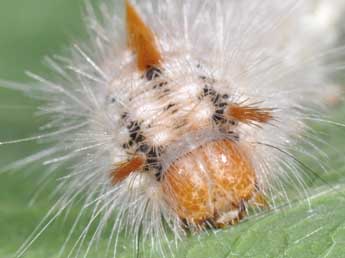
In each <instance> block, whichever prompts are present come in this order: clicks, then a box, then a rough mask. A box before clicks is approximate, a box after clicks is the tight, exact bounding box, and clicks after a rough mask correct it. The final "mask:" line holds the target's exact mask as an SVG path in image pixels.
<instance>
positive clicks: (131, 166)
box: [111, 156, 145, 185]
mask: <svg viewBox="0 0 345 258" xmlns="http://www.w3.org/2000/svg"><path fill="white" fill-rule="evenodd" d="M144 163H145V160H144V158H143V157H141V156H137V157H134V158H133V159H132V160H130V161H128V162H125V163H123V164H122V165H121V166H119V167H117V168H116V169H115V170H113V171H112V172H111V178H112V180H111V182H112V184H113V185H116V184H118V183H120V182H122V181H123V180H125V179H126V178H127V177H128V176H129V175H130V174H131V173H133V172H135V171H137V170H138V169H140V168H141V167H142V166H143V165H144Z"/></svg>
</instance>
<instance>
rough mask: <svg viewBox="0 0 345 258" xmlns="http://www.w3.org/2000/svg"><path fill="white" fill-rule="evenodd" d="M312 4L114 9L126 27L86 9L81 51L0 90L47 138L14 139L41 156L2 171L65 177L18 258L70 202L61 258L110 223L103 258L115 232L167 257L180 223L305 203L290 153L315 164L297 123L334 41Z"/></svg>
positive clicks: (322, 78)
mask: <svg viewBox="0 0 345 258" xmlns="http://www.w3.org/2000/svg"><path fill="white" fill-rule="evenodd" d="M115 2H116V1H115V0H114V3H115ZM318 2H319V1H318ZM321 2H322V3H324V2H330V1H326V0H324V1H321ZM315 3H316V1H314V0H306V1H296V0H286V1H280V0H241V1H238V0H189V1H184V0H159V1H140V3H139V1H138V3H137V4H133V5H132V4H130V3H129V1H127V0H126V1H125V6H126V7H125V8H126V9H125V10H124V12H125V13H126V18H125V20H124V21H121V20H120V19H119V18H118V14H116V13H115V11H114V10H115V8H113V6H112V5H111V4H109V6H108V5H107V4H105V3H103V5H102V8H100V10H101V11H100V16H101V17H102V19H99V18H97V17H98V15H96V14H95V12H94V10H93V8H92V6H90V5H89V6H88V8H87V10H88V12H87V14H86V18H87V19H86V20H87V26H88V29H89V34H90V42H89V44H86V45H85V46H84V45H83V46H81V45H78V44H77V45H75V46H74V47H73V48H71V51H70V52H71V54H70V57H69V58H56V59H49V61H48V63H49V66H50V67H51V68H52V70H53V71H54V72H55V74H56V78H54V79H51V80H48V79H45V78H44V77H41V76H37V75H33V74H30V76H31V77H32V78H33V79H35V80H36V81H37V82H38V84H39V85H38V86H37V87H30V88H29V89H27V90H25V89H24V87H21V86H18V85H17V84H9V86H8V87H10V88H13V89H21V90H22V89H23V90H24V91H26V92H27V93H28V94H30V95H31V96H34V97H37V98H38V99H39V100H40V101H42V102H43V103H44V104H43V105H42V106H40V107H39V114H40V115H43V116H46V117H47V118H48V119H49V121H48V123H47V124H46V125H45V126H44V127H43V128H44V129H45V130H46V131H47V132H46V133H45V134H42V135H41V136H37V137H32V138H28V139H23V140H19V141H14V143H17V142H21V141H28V140H36V139H37V140H40V141H42V142H44V143H47V144H50V146H51V147H49V148H48V149H45V150H43V151H41V152H39V153H36V154H33V155H32V156H30V157H28V158H27V159H25V160H23V161H18V162H17V163H16V164H14V167H16V168H18V167H23V166H26V165H27V164H29V163H33V162H40V163H42V164H43V165H49V166H51V170H49V171H48V173H53V172H55V171H58V170H56V168H57V167H67V169H66V172H65V173H64V174H63V175H62V176H61V180H60V181H59V182H60V185H59V186H58V187H57V192H58V193H60V195H59V198H58V201H57V203H56V205H55V206H54V207H53V208H52V210H51V211H50V212H49V214H48V215H47V217H46V218H44V219H43V221H42V223H41V224H40V225H39V227H38V228H37V230H36V231H35V232H34V233H33V235H32V236H31V237H30V238H29V239H28V241H27V242H26V243H25V244H24V245H23V247H22V248H21V249H20V250H19V251H18V257H20V256H22V255H23V253H25V251H26V250H27V248H28V247H29V246H30V245H31V244H32V243H33V241H35V240H36V239H37V238H38V237H39V236H40V235H41V234H42V232H43V231H44V230H45V229H46V227H47V226H48V225H49V224H51V223H52V221H53V220H54V219H55V218H56V217H57V216H59V215H60V214H62V213H63V212H64V211H65V210H68V209H69V208H70V207H72V206H73V205H74V204H75V203H79V204H80V203H82V209H80V214H79V215H78V216H77V218H76V222H75V224H74V226H73V227H72V228H71V232H70V234H69V236H68V237H67V240H66V244H65V245H64V247H63V248H62V249H63V250H62V253H63V252H64V248H65V247H66V246H67V242H69V241H70V238H71V235H73V234H74V232H75V231H76V230H77V228H78V225H79V223H80V221H81V220H82V219H81V218H82V217H83V216H89V220H88V223H87V225H85V228H84V229H83V231H82V233H81V236H80V238H79V239H78V241H77V242H76V243H75V245H74V247H73V249H72V250H70V252H69V253H68V256H62V257H73V256H75V257H78V256H80V255H81V253H80V252H81V251H80V250H81V249H82V247H83V245H84V244H85V242H86V241H87V240H86V239H87V238H86V236H87V235H88V234H91V235H92V237H91V240H90V241H89V242H88V243H87V249H86V251H85V255H84V257H86V256H87V254H88V252H89V250H90V248H91V247H92V245H93V244H94V243H95V242H97V240H98V239H99V238H100V237H101V235H102V233H104V232H105V228H106V227H107V226H109V223H110V224H111V225H110V227H111V232H110V233H109V234H108V235H107V236H106V237H107V238H108V239H109V249H111V248H112V247H113V249H114V250H115V251H114V254H111V255H110V256H113V257H116V248H117V245H118V237H119V235H120V234H124V235H129V236H130V237H131V239H135V240H136V241H135V242H136V243H138V242H140V241H146V240H149V241H150V242H151V244H152V246H153V249H156V250H158V251H160V252H161V253H162V254H163V255H166V254H167V253H166V252H164V251H166V249H164V247H163V246H164V244H163V243H166V245H167V246H168V247H167V250H169V251H171V250H170V248H172V246H173V245H172V244H171V242H169V239H168V237H167V235H166V234H167V231H170V232H172V233H173V236H174V239H175V240H179V239H181V238H182V237H183V236H184V235H185V233H186V227H187V228H188V229H191V230H192V231H193V229H195V228H198V227H199V226H200V224H202V226H201V228H205V227H206V226H205V224H207V223H211V222H212V223H213V225H212V226H216V227H221V226H224V225H227V224H234V223H235V222H237V220H238V219H241V218H242V217H243V215H244V214H245V213H246V209H247V205H250V203H252V204H254V206H256V208H264V207H266V206H268V205H270V206H271V207H275V205H276V202H279V200H281V199H283V200H284V201H288V200H289V198H290V197H289V195H288V194H287V193H286V189H287V188H288V186H289V185H290V186H291V185H292V187H294V188H295V190H296V191H295V192H298V193H301V195H302V196H304V197H305V196H306V187H305V181H304V178H303V177H302V171H303V169H305V167H303V163H302V162H300V161H299V160H298V159H296V158H295V156H294V152H293V151H294V150H295V151H300V152H302V153H303V154H304V155H309V156H313V155H314V154H313V153H310V152H309V150H304V149H303V150H302V151H301V148H302V147H299V146H300V145H299V144H300V143H301V142H303V143H306V144H309V146H313V142H312V141H311V140H309V138H308V137H305V135H307V133H308V126H307V125H306V121H307V120H308V121H310V120H312V119H314V120H316V119H315V118H314V116H313V115H314V112H318V111H319V108H320V106H322V105H323V104H324V103H325V96H324V95H325V94H324V89H325V87H326V85H328V84H329V83H330V82H331V80H330V79H331V78H330V72H332V71H330V70H331V69H329V67H326V66H325V62H324V61H325V59H326V56H327V54H324V56H323V54H322V53H327V49H329V48H331V47H332V46H333V45H334V44H335V40H336V35H337V34H336V33H335V34H334V33H333V32H335V31H336V30H335V28H334V25H335V23H336V21H334V20H333V19H330V20H327V19H322V21H323V22H322V26H311V24H312V25H314V24H317V21H320V20H319V18H320V17H319V16H315V13H314V11H315V9H314V7H315V6H314V5H315ZM334 3H335V2H334ZM335 4H336V3H335ZM317 6H319V5H317ZM339 6H343V4H342V3H341V4H339ZM317 8H318V7H317ZM320 8H321V7H320ZM339 9H341V8H340V7H339ZM333 11H334V14H337V13H338V11H339V10H338V9H337V7H335V9H334V10H333ZM139 14H140V15H139ZM331 16H332V15H331ZM335 16H336V17H338V18H339V17H340V16H339V15H335ZM328 18H331V17H328ZM321 27H322V28H321ZM328 30H331V31H332V34H327V33H325V31H328ZM328 36H330V37H328ZM343 50H344V49H342V51H343ZM328 53H331V52H328ZM338 53H339V51H336V52H333V53H331V55H333V56H336V55H337V54H338ZM247 103H248V104H247ZM250 103H253V104H250ZM318 119H320V118H318ZM258 125H259V126H258ZM5 143H6V142H0V145H5ZM7 143H11V142H7ZM219 145H221V146H220V147H219ZM313 147H314V146H313ZM315 149H316V148H315ZM199 154H200V155H199ZM198 155H199V156H198ZM215 155H216V156H215ZM196 156H198V157H197V158H196ZM224 160H225V161H224ZM222 162H223V163H226V168H224V166H225V165H224V164H223V163H222ZM301 163H302V164H301ZM222 164H223V165H224V166H223V165H222ZM187 168H188V169H187ZM218 168H221V170H219V171H218ZM220 172H224V175H223V176H220V175H219V174H220ZM205 174H207V176H208V177H205ZM210 175H211V176H210ZM227 177H233V178H235V179H236V180H237V181H236V180H235V179H234V180H233V181H231V180H230V179H228V178H227ZM205 178H207V179H205ZM210 178H211V179H210ZM192 179H195V180H192ZM230 181H231V182H230ZM213 183H214V184H216V186H215V185H212V184H213ZM179 184H181V185H182V187H185V188H183V189H182V187H181V186H179ZM198 184H199V185H198ZM201 184H202V186H201ZM188 187H189V189H186V188H188ZM224 189H226V191H225V192H226V193H224ZM198 191H199V192H198ZM212 191H218V192H217V193H213V196H212V197H209V196H207V195H208V194H210V193H211V192H212ZM230 193H231V194H230ZM169 194H170V195H169ZM173 194H174V195H175V196H173ZM205 196H206V197H205ZM174 198H175V199H174ZM176 199H179V203H178V204H176V202H174V201H176ZM200 200H201V201H200ZM210 200H211V203H212V205H213V206H212V205H210V203H209V201H210ZM195 202H197V203H195ZM220 202H222V204H221V205H219V207H217V208H215V207H214V206H215V204H217V205H218V204H219V203H220ZM223 202H224V203H225V202H226V204H224V203H223ZM227 202H229V203H230V202H231V204H229V203H227ZM181 203H182V204H183V205H181ZM211 206H212V207H211ZM230 206H231V207H230ZM181 207H182V208H181ZM210 207H211V208H210ZM87 211H89V212H87ZM90 213H91V215H90ZM206 213H207V216H206V215H205V214H206ZM234 214H235V215H236V216H234ZM97 223H98V224H97ZM212 223H211V224H212ZM95 224H97V226H96V230H95V231H94V232H92V228H93V226H94V225H95ZM198 229H200V227H199V228H198ZM90 232H92V233H90Z"/></svg>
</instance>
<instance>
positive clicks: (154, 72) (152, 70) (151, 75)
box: [145, 66, 162, 81]
mask: <svg viewBox="0 0 345 258" xmlns="http://www.w3.org/2000/svg"><path fill="white" fill-rule="evenodd" d="M161 74H162V71H161V70H160V69H158V68H157V67H154V66H151V67H149V68H148V70H147V71H146V73H145V77H146V79H147V80H148V81H152V80H153V79H156V78H158V77H159V76H160V75H161Z"/></svg>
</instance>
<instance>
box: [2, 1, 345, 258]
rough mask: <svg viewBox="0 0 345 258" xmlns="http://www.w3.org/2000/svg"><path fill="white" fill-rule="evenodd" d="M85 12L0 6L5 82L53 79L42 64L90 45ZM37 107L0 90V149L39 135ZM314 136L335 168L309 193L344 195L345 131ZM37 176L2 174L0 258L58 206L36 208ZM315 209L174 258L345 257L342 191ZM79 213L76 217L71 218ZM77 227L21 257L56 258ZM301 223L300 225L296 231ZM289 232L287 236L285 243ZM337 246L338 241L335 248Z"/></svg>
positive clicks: (59, 226) (48, 236) (51, 4)
mask: <svg viewBox="0 0 345 258" xmlns="http://www.w3.org/2000/svg"><path fill="white" fill-rule="evenodd" d="M82 9H83V0H72V1H71V0H50V1H47V0H1V1H0V79H4V80H9V81H19V82H28V81H29V80H28V78H27V77H26V76H25V75H24V73H25V71H31V72H34V73H38V74H43V75H44V74H46V73H48V71H47V69H46V68H45V65H44V64H43V63H42V59H43V57H44V56H47V55H53V54H55V53H61V50H63V49H64V47H65V46H68V44H69V42H71V41H72V40H75V39H81V40H82V39H84V38H85V30H84V27H83V25H82V19H81V14H82ZM36 105H37V103H35V102H34V101H32V100H31V99H30V98H27V97H25V96H22V95H21V94H20V93H18V92H16V91H11V90H6V89H4V88H1V87H0V141H4V140H12V139H17V138H23V137H28V136H32V135H35V134H36V133H37V129H36V128H37V127H38V126H39V125H41V124H42V122H43V121H40V119H38V118H37V117H35V116H34V112H35V107H36ZM330 117H331V119H333V120H335V121H344V120H345V119H344V118H345V106H344V105H341V106H338V107H336V108H334V109H333V110H332V112H331V114H330ZM317 129H318V130H319V131H320V132H322V133H323V135H324V139H325V141H326V142H328V143H329V146H325V147H323V149H324V150H325V152H327V153H328V154H329V156H330V161H331V167H332V168H331V169H329V171H328V173H327V174H326V175H324V178H325V180H327V182H328V185H325V182H322V181H320V180H315V182H314V183H313V186H312V187H313V188H315V189H319V187H320V186H322V185H323V187H322V190H327V189H328V190H330V189H331V187H333V186H334V187H336V186H339V189H340V190H339V191H343V189H344V188H343V187H342V186H343V185H344V178H345V176H344V175H345V168H344V150H345V137H344V136H345V133H344V129H342V128H336V127H335V126H328V127H327V126H322V125H320V126H318V127H317ZM37 149H38V146H37V145H36V144H35V143H23V144H14V145H5V146H0V167H2V166H5V165H7V164H8V163H10V162H11V161H15V160H17V159H20V158H22V157H25V156H27V155H29V154H30V153H33V152H34V151H35V150H37ZM40 170H42V168H40V167H39V166H38V167H37V168H33V169H32V168H28V169H27V170H25V171H13V173H6V174H0V258H9V257H11V255H12V254H13V253H14V252H15V251H16V250H17V249H18V248H19V247H20V245H21V244H22V243H23V242H24V240H25V239H26V237H27V236H29V235H30V233H31V232H32V231H33V229H34V228H35V226H36V225H37V224H38V223H39V222H40V220H41V219H42V218H43V217H44V215H45V214H46V212H47V211H48V209H49V208H50V207H51V205H52V204H53V202H54V200H52V199H50V198H49V195H48V194H45V193H44V194H42V195H40V196H39V198H38V199H37V201H36V202H34V203H32V202H31V201H32V197H33V194H34V193H35V191H34V190H35V189H36V187H37V181H38V179H39V178H40V173H43V172H44V171H40ZM54 185H55V181H54V180H52V182H51V185H49V186H48V187H47V190H46V191H47V193H49V192H50V191H51V190H52V189H53V188H54ZM315 191H316V192H318V191H320V190H315ZM312 203H313V204H315V206H316V207H317V208H315V210H317V214H318V215H319V216H316V218H315V217H314V218H315V221H314V220H313V219H310V220H305V221H306V222H305V223H304V224H303V219H306V218H307V217H308V208H307V207H306V206H305V205H301V204H296V205H293V207H292V208H289V209H287V210H284V211H282V212H281V213H278V214H272V215H270V216H266V217H265V218H264V219H259V221H258V222H257V221H256V220H254V219H253V220H251V221H250V222H248V223H243V224H241V225H240V226H238V227H235V228H234V229H230V230H225V231H222V232H220V233H219V234H218V235H217V236H216V237H214V236H212V235H207V234H204V235H202V236H201V238H200V239H201V241H199V240H200V239H199V238H190V239H189V240H188V241H185V243H184V244H183V245H182V246H181V248H179V250H178V251H177V254H176V257H178V258H179V257H188V258H192V257H195V258H196V257H197V258H202V257H204V258H218V257H219V258H220V257H224V258H226V257H272V258H276V257H303V258H306V257H318V255H319V254H321V256H320V257H332V258H333V257H345V249H344V248H342V243H343V246H345V232H344V231H345V230H344V229H345V225H344V224H343V221H345V208H344V207H345V205H344V199H343V198H342V195H341V194H340V193H339V192H337V191H335V192H334V191H330V193H327V194H325V195H322V196H321V197H320V198H316V200H315V201H313V202H312ZM77 212H78V211H77V210H76V211H72V214H73V213H77ZM330 216H331V217H332V218H333V220H332V221H333V222H334V223H333V224H332V223H329V220H328V217H330ZM301 221H302V222H301ZM72 223H73V216H70V217H68V218H67V219H59V220H58V221H57V222H56V223H54V224H53V225H52V226H51V227H50V228H49V229H48V230H47V232H46V233H44V234H43V235H42V237H41V238H40V239H39V240H38V241H37V242H35V243H34V245H33V246H32V247H31V248H30V249H29V251H28V252H27V254H26V255H25V256H24V257H27V258H53V257H56V253H57V251H58V250H59V248H60V247H61V244H62V243H63V240H64V238H65V237H66V234H67V233H68V232H69V229H70V228H71V225H72ZM297 223H300V224H298V227H296V229H294V227H292V226H293V225H296V224H297ZM320 225H321V226H322V228H321V229H320ZM284 228H286V232H284V235H282V231H284V230H283V229H284ZM319 229H320V230H319ZM229 231H231V232H229ZM308 232H311V233H312V232H316V233H315V234H312V235H313V239H312V241H309V242H308V241H307V240H308V239H309V237H306V236H308ZM299 233H300V234H299ZM314 235H315V237H314ZM303 236H305V237H306V238H305V239H306V240H305V239H304V237H303ZM338 238H339V239H340V240H338V241H336V239H338ZM75 240H76V238H75V239H74V241H75ZM259 240H260V241H259ZM298 240H300V241H298ZM72 243H73V241H72ZM263 243H264V244H263ZM105 244H106V239H104V240H103V241H101V243H100V246H101V248H100V249H99V250H96V251H94V252H93V253H92V254H91V255H90V256H89V257H104V254H103V249H102V246H104V245H105ZM311 250H314V251H315V250H316V251H315V252H314V251H313V252H312V251H311ZM316 254H317V256H316ZM343 254H344V255H343ZM131 255H132V252H131V251H129V250H128V249H126V247H125V245H124V246H122V248H121V251H120V253H119V255H118V257H131ZM322 255H323V256H322ZM326 255H327V256H326ZM62 257H65V256H62ZM157 257H159V256H157ZM145 258H146V257H145Z"/></svg>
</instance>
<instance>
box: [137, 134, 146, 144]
mask: <svg viewBox="0 0 345 258" xmlns="http://www.w3.org/2000/svg"><path fill="white" fill-rule="evenodd" d="M143 141H145V137H144V135H142V134H139V135H138V136H137V138H136V142H137V143H139V142H143Z"/></svg>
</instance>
